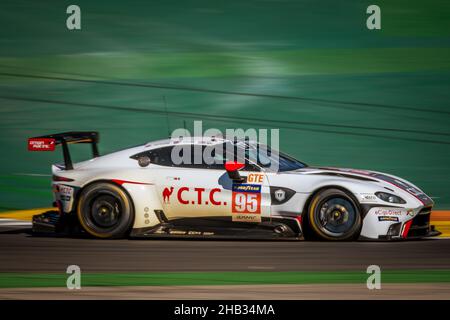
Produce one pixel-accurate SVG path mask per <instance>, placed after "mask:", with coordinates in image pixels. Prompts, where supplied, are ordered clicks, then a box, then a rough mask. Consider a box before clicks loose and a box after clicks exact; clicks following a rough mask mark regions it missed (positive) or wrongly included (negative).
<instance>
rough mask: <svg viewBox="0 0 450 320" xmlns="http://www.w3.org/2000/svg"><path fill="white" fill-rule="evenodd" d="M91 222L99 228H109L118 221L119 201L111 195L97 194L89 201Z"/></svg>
mask: <svg viewBox="0 0 450 320" xmlns="http://www.w3.org/2000/svg"><path fill="white" fill-rule="evenodd" d="M90 207H91V210H90V215H91V218H92V222H93V224H94V225H96V226H97V227H99V228H103V229H106V228H111V227H114V226H115V225H117V224H118V223H119V221H120V212H121V203H120V201H119V200H118V199H117V198H116V197H114V196H112V195H99V196H98V197H95V198H94V199H93V200H92V202H91V205H90Z"/></svg>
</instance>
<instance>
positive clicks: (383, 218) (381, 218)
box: [378, 216, 398, 222]
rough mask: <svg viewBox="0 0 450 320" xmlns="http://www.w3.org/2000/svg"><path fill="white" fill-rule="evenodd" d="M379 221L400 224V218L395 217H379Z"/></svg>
mask: <svg viewBox="0 0 450 320" xmlns="http://www.w3.org/2000/svg"><path fill="white" fill-rule="evenodd" d="M378 221H393V222H398V217H394V216H379V217H378Z"/></svg>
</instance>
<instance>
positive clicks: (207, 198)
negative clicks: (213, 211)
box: [162, 187, 227, 206]
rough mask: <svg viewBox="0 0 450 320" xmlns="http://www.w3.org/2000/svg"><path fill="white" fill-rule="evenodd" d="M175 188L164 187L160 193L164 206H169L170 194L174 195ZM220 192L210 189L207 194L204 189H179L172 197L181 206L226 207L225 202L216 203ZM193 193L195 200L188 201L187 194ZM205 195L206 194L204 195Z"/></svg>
mask: <svg viewBox="0 0 450 320" xmlns="http://www.w3.org/2000/svg"><path fill="white" fill-rule="evenodd" d="M174 190H175V188H174V187H166V188H164V190H163V192H162V197H163V201H164V203H165V204H170V199H171V196H172V194H173V193H174ZM221 191H222V190H221V189H220V188H214V189H211V190H210V191H209V192H207V191H206V190H205V188H189V187H180V188H178V190H177V191H176V192H175V194H176V195H174V197H175V199H176V200H177V201H178V202H179V203H181V204H194V205H200V204H205V205H208V204H212V205H213V206H221V205H227V203H226V202H222V201H217V200H216V198H217V196H216V194H217V193H220V192H221ZM192 192H195V194H196V198H195V200H191V201H190V200H188V197H187V195H188V194H189V193H192ZM205 193H208V194H207V195H205Z"/></svg>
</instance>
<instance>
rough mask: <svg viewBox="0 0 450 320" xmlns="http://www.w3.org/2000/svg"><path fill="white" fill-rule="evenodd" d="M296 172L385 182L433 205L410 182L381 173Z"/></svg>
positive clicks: (310, 169) (316, 169)
mask: <svg viewBox="0 0 450 320" xmlns="http://www.w3.org/2000/svg"><path fill="white" fill-rule="evenodd" d="M296 171H297V172H303V173H304V174H318V175H328V176H340V177H343V178H348V179H356V180H363V181H373V182H379V181H382V182H385V183H387V184H390V185H392V186H395V187H397V188H399V189H401V190H403V191H405V192H407V193H409V194H411V195H412V196H414V197H415V198H417V199H418V200H419V201H420V202H422V203H423V205H425V206H431V205H433V200H431V198H430V197H428V196H427V195H426V194H425V193H424V192H423V191H422V190H420V189H419V188H418V187H417V186H415V185H414V184H412V183H411V182H409V181H407V180H405V179H402V178H399V177H397V176H393V175H389V174H386V173H382V172H376V171H369V170H359V169H351V168H334V167H307V168H304V169H300V170H296Z"/></svg>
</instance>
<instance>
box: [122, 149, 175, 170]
mask: <svg viewBox="0 0 450 320" xmlns="http://www.w3.org/2000/svg"><path fill="white" fill-rule="evenodd" d="M172 148H173V147H163V148H159V149H154V150H149V151H145V152H141V153H138V154H135V155H134V156H131V157H130V158H131V159H135V160H137V159H139V157H142V156H146V157H149V158H150V163H153V164H156V165H159V166H166V167H173V166H174V164H173V163H172V159H171V153H172Z"/></svg>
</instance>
